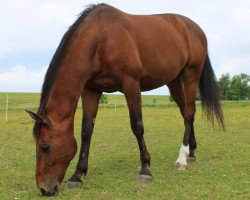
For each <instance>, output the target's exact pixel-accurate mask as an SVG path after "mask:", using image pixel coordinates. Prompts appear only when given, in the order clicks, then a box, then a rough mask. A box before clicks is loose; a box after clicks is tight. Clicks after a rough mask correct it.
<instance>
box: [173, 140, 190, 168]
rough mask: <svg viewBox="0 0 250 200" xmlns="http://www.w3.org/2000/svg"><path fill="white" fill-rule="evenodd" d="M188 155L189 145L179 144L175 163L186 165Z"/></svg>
mask: <svg viewBox="0 0 250 200" xmlns="http://www.w3.org/2000/svg"><path fill="white" fill-rule="evenodd" d="M188 155H189V145H187V146H185V145H183V144H182V145H181V148H180V154H179V157H178V158H177V160H176V164H180V165H185V166H186V165H187V157H188Z"/></svg>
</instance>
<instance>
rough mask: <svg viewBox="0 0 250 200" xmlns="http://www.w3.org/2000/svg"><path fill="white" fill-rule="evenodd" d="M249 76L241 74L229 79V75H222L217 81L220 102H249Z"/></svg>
mask: <svg viewBox="0 0 250 200" xmlns="http://www.w3.org/2000/svg"><path fill="white" fill-rule="evenodd" d="M249 82H250V76H249V75H248V74H244V73H241V74H239V75H234V76H233V77H230V74H228V73H227V74H222V75H221V77H220V78H219V80H218V85H219V88H220V92H221V99H222V100H249V99H250V85H249Z"/></svg>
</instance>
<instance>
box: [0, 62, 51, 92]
mask: <svg viewBox="0 0 250 200" xmlns="http://www.w3.org/2000/svg"><path fill="white" fill-rule="evenodd" d="M47 68H48V66H44V67H42V69H41V70H38V71H30V70H28V69H27V68H26V67H25V66H21V65H17V66H15V67H13V68H12V69H10V70H9V71H6V72H3V73H0V92H38V91H40V88H41V86H42V83H43V78H44V75H45V72H46V70H47Z"/></svg>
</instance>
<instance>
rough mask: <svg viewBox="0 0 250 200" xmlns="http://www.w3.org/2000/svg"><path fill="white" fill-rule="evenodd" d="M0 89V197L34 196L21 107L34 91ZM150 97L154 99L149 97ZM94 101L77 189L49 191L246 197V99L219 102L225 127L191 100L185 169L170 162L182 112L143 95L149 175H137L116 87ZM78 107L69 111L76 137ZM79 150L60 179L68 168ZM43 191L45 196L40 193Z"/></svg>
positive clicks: (28, 129) (249, 190)
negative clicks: (192, 146)
mask: <svg viewBox="0 0 250 200" xmlns="http://www.w3.org/2000/svg"><path fill="white" fill-rule="evenodd" d="M8 95H9V112H8V121H5V101H6V93H0V157H1V164H0V199H40V198H41V197H42V196H41V193H40V191H39V190H38V189H37V187H36V183H35V145H34V140H33V137H32V127H33V121H32V120H31V119H30V117H29V116H28V114H27V113H26V112H25V111H24V110H25V109H30V110H32V111H36V109H37V106H38V102H39V94H21V93H19V94H18V93H9V94H8ZM154 99H156V101H155V100H154ZM108 101H109V103H108V104H107V105H100V109H99V112H98V115H97V119H96V124H95V129H94V135H93V138H92V143H91V149H90V158H89V172H88V174H87V176H86V177H84V178H83V181H84V185H83V186H82V188H79V189H72V190H70V189H63V188H61V190H60V193H59V195H57V196H55V197H50V199H95V200H96V199H150V200H152V199H249V198H250V176H249V174H250V170H249V169H250V168H249V166H250V157H249V152H250V142H249V141H250V120H249V119H250V102H249V101H248V102H224V103H223V108H224V115H225V121H226V129H227V130H226V132H222V131H221V130H220V129H219V128H218V126H215V128H213V127H212V126H211V125H210V124H209V123H208V122H207V121H206V119H205V117H204V119H203V118H202V113H201V108H200V105H199V102H197V112H196V120H195V133H196V139H197V142H198V148H197V150H196V157H197V161H196V162H195V163H191V164H189V165H188V170H187V171H184V172H178V171H175V170H174V162H175V161H176V159H177V156H178V151H179V148H180V145H181V143H182V137H183V130H184V127H183V120H182V118H181V115H180V113H179V109H178V108H177V106H176V105H175V104H174V103H172V102H169V101H168V97H167V96H143V119H144V126H145V140H146V144H147V147H148V150H149V153H150V155H151V171H152V174H153V181H152V182H150V183H146V184H145V183H139V182H137V176H138V172H139V167H140V160H139V150H138V146H137V142H136V139H135V137H134V135H133V134H132V131H131V129H130V125H129V117H128V110H127V108H126V107H125V105H124V97H123V96H121V95H108ZM80 131H81V108H80V106H79V108H78V109H77V112H76V117H75V136H76V138H77V141H78V146H79V144H80ZM77 159H78V155H76V157H75V159H74V160H73V161H72V162H71V164H70V166H69V168H68V170H67V174H66V176H65V178H64V181H65V180H67V179H68V178H69V177H70V175H71V174H72V173H73V170H74V168H75V166H76V162H77ZM43 199H44V198H43Z"/></svg>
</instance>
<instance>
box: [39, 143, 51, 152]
mask: <svg viewBox="0 0 250 200" xmlns="http://www.w3.org/2000/svg"><path fill="white" fill-rule="evenodd" d="M41 150H42V151H43V153H49V151H50V145H49V144H43V145H42V146H41Z"/></svg>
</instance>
